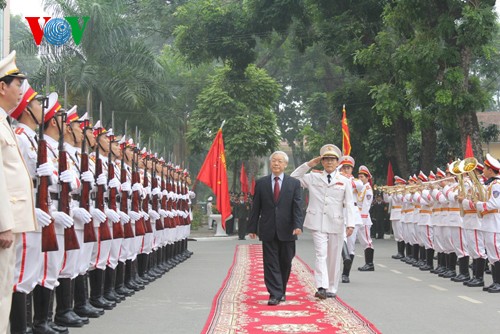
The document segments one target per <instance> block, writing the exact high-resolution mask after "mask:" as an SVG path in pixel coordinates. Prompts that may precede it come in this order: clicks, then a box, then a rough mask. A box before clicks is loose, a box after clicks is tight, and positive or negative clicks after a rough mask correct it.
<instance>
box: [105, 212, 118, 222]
mask: <svg viewBox="0 0 500 334" xmlns="http://www.w3.org/2000/svg"><path fill="white" fill-rule="evenodd" d="M105 211H106V216H107V217H108V220H110V221H111V222H112V223H118V222H119V221H120V215H119V214H118V213H116V212H115V211H113V210H110V209H106V210H105Z"/></svg>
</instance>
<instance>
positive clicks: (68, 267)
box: [59, 244, 82, 279]
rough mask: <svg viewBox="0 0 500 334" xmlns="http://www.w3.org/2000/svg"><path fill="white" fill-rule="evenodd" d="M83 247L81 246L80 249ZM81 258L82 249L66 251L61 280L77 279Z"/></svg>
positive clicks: (60, 275)
mask: <svg viewBox="0 0 500 334" xmlns="http://www.w3.org/2000/svg"><path fill="white" fill-rule="evenodd" d="M81 246H82V245H81V244H80V247H81ZM79 258H80V249H73V250H70V251H64V256H63V262H62V266H61V270H60V271H59V278H71V279H73V278H75V277H76V276H78V259H79Z"/></svg>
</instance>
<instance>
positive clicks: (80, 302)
mask: <svg viewBox="0 0 500 334" xmlns="http://www.w3.org/2000/svg"><path fill="white" fill-rule="evenodd" d="M74 299H75V304H74V307H73V311H75V313H76V314H78V315H79V316H80V317H88V318H99V317H100V316H101V315H103V314H104V310H103V309H102V308H96V307H94V306H92V305H90V303H89V284H88V280H87V275H79V276H77V277H76V278H75V296H74Z"/></svg>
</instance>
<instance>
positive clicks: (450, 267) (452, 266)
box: [439, 253, 457, 278]
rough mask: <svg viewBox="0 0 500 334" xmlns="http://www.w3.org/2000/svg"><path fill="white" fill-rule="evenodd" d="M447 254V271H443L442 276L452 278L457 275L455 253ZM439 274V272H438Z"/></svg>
mask: <svg viewBox="0 0 500 334" xmlns="http://www.w3.org/2000/svg"><path fill="white" fill-rule="evenodd" d="M447 255H448V262H447V266H446V267H447V271H446V272H444V273H443V276H442V277H444V278H452V277H454V276H457V254H455V253H450V254H447ZM439 276H441V274H439Z"/></svg>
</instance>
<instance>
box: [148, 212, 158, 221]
mask: <svg viewBox="0 0 500 334" xmlns="http://www.w3.org/2000/svg"><path fill="white" fill-rule="evenodd" d="M148 214H149V217H151V219H152V220H153V221H156V220H158V219H160V215H159V214H158V212H156V211H154V210H149V212H148Z"/></svg>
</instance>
